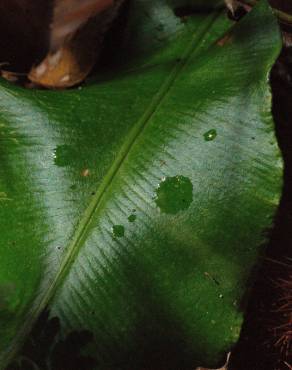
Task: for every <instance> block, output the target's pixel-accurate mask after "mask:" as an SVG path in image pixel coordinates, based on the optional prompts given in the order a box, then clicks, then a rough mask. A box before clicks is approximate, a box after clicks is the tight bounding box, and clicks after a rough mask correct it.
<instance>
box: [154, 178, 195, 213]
mask: <svg viewBox="0 0 292 370" xmlns="http://www.w3.org/2000/svg"><path fill="white" fill-rule="evenodd" d="M192 201H193V184H192V183H191V181H190V179H189V178H187V177H184V176H174V177H167V178H165V179H163V181H162V182H161V183H160V184H159V186H158V188H157V189H156V197H155V203H156V204H157V206H158V207H159V208H160V210H161V212H163V213H168V214H176V213H178V212H179V211H184V210H186V209H188V208H189V206H190V204H191V203H192Z"/></svg>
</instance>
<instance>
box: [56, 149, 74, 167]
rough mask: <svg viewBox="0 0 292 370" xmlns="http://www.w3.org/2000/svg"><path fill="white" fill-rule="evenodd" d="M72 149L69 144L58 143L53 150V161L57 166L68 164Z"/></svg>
mask: <svg viewBox="0 0 292 370" xmlns="http://www.w3.org/2000/svg"><path fill="white" fill-rule="evenodd" d="M72 154H73V150H72V148H71V147H70V146H69V145H58V146H57V147H56V149H55V150H54V163H55V165H57V166H59V167H65V166H68V165H69V163H70V160H71V158H72Z"/></svg>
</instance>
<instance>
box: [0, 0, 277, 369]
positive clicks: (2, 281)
mask: <svg viewBox="0 0 292 370" xmlns="http://www.w3.org/2000/svg"><path fill="white" fill-rule="evenodd" d="M187 3H188V2H186V1H184V2H183V1H181V2H179V1H173V2H171V1H163V0H151V1H150V0H137V1H133V2H132V3H131V5H130V6H129V9H128V14H127V19H128V21H127V24H126V25H125V26H124V30H123V33H122V32H120V33H121V39H120V40H119V43H116V44H117V45H120V46H119V47H117V48H116V50H114V51H112V53H111V56H112V59H114V60H111V63H110V65H108V66H106V67H103V68H101V69H99V71H98V72H97V74H96V76H95V77H94V78H92V79H91V80H89V81H88V82H87V83H86V84H85V85H84V86H82V87H80V88H78V89H75V90H69V91H41V90H39V91H38V90H25V89H23V88H21V87H16V86H13V85H11V84H9V83H7V82H5V81H3V80H2V81H1V87H0V164H1V165H0V218H1V223H0V292H1V293H0V294H1V301H0V327H1V335H0V346H1V366H2V367H5V365H6V364H7V362H8V361H9V360H10V359H11V358H13V356H14V355H15V354H16V353H17V351H18V350H19V348H20V346H21V344H22V343H23V341H24V340H25V338H26V337H27V335H28V333H29V331H30V329H31V326H32V325H33V323H34V322H35V320H36V319H37V318H38V317H39V315H40V313H41V312H42V311H43V310H44V309H45V308H46V307H48V308H49V309H50V311H51V315H52V316H57V317H58V318H59V319H60V323H61V328H62V332H63V333H64V334H66V333H69V332H70V331H72V330H74V331H76V330H90V331H91V332H92V333H93V335H94V342H93V343H91V346H90V348H89V349H88V351H89V352H90V351H91V354H94V356H95V357H96V364H97V365H96V368H98V369H143V368H145V369H146V368H147V369H150V368H151V369H155V368H157V369H160V370H161V369H163V368H166V369H172V368H173V369H178V368H180V369H183V368H186V369H187V368H195V367H196V366H205V367H214V368H215V367H220V366H222V365H223V364H224V362H225V359H226V352H228V351H229V350H230V347H231V346H232V345H233V344H234V343H235V342H236V340H237V338H238V335H239V332H240V328H241V323H242V317H243V312H242V310H243V307H244V302H245V301H244V298H245V297H246V292H247V287H248V284H249V283H250V282H249V279H250V276H251V271H252V269H253V267H254V266H255V264H256V261H257V258H258V255H259V253H260V250H261V246H262V244H263V243H264V241H265V240H266V230H267V229H268V228H269V227H270V226H271V225H272V219H273V215H274V212H275V210H276V207H277V205H278V202H279V198H280V194H281V185H282V159H281V155H280V152H279V149H278V146H277V142H276V138H275V135H274V125H273V120H272V117H271V112H270V111H271V95H270V88H269V83H268V76H269V71H270V68H271V66H272V65H273V63H274V61H275V59H276V57H277V55H278V53H279V50H280V36H279V32H278V27H277V22H276V21H275V19H274V16H273V14H272V12H271V10H270V9H269V7H268V6H267V4H266V2H265V1H261V2H260V4H259V5H257V6H256V7H255V8H254V10H253V11H252V12H251V13H250V14H248V15H247V16H246V17H244V18H243V19H242V20H241V21H240V22H239V23H238V24H233V23H232V22H231V21H230V20H228V19H227V17H226V14H225V13H224V12H222V11H220V10H213V11H209V10H206V9H204V11H202V12H197V13H194V14H193V15H191V16H187V17H183V18H179V17H178V16H177V15H176V14H177V13H178V12H177V11H175V9H174V7H177V6H185V5H186V4H187ZM192 3H194V1H193V2H192ZM214 3H215V2H210V4H214Z"/></svg>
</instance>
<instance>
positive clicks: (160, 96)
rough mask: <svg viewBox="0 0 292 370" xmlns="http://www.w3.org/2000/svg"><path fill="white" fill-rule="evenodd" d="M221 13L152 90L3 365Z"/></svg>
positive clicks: (58, 281)
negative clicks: (164, 78) (153, 117)
mask: <svg viewBox="0 0 292 370" xmlns="http://www.w3.org/2000/svg"><path fill="white" fill-rule="evenodd" d="M220 14H221V11H216V12H214V13H212V14H211V15H209V16H207V17H206V19H204V20H203V25H201V27H199V29H198V30H196V31H195V33H194V35H193V37H192V39H191V41H190V43H189V46H188V47H187V48H186V50H185V52H184V53H183V55H182V56H181V58H180V61H179V62H177V63H176V65H175V67H174V68H173V70H172V72H171V73H170V75H169V76H168V77H167V78H166V80H165V81H164V83H163V84H162V85H161V87H160V89H159V91H158V92H157V93H156V94H155V96H154V98H153V99H152V101H151V103H150V105H149V106H148V108H147V109H146V111H145V113H144V114H143V116H142V117H141V118H140V119H139V120H138V122H137V123H136V124H135V125H134V127H133V129H132V130H131V132H130V134H129V136H128V139H127V140H126V142H125V143H124V144H123V145H122V147H121V149H120V151H119V154H118V155H117V158H116V159H115V160H114V162H113V164H112V165H111V167H110V169H109V170H108V172H107V174H106V176H105V177H104V179H103V180H102V182H101V185H100V186H99V188H98V190H97V192H96V194H95V195H94V196H93V197H92V199H91V202H90V203H89V205H88V207H87V208H86V210H85V211H84V213H83V216H82V218H81V219H80V221H79V224H78V226H77V229H76V231H75V233H74V234H73V237H72V238H71V242H70V243H69V245H68V247H67V251H66V253H65V255H64V257H63V261H62V263H61V265H60V268H59V272H58V273H57V274H56V276H55V278H54V280H53V281H51V283H50V285H49V286H48V288H47V289H46V293H45V295H44V296H43V297H42V299H41V301H40V303H39V304H38V305H37V306H36V307H35V308H34V309H33V310H31V311H30V314H29V315H28V317H27V319H26V320H25V322H24V324H23V326H22V327H21V329H20V330H19V331H18V334H17V335H16V337H15V340H14V342H13V343H12V345H11V347H10V350H8V352H7V356H6V359H4V361H3V362H5V364H3V365H4V366H3V369H4V368H5V367H6V366H7V364H8V363H9V362H10V361H11V360H13V358H14V356H15V354H16V353H17V352H18V350H19V348H20V346H21V345H22V344H23V342H24V340H25V337H26V335H27V333H28V332H29V331H30V330H31V327H32V325H33V323H34V322H35V321H36V319H37V318H38V317H39V315H40V313H41V312H42V311H43V310H44V309H45V308H46V307H47V305H48V303H49V301H50V300H51V299H52V297H53V296H54V294H55V292H56V290H57V288H58V287H59V286H60V285H61V284H62V282H63V280H64V279H65V277H66V275H67V272H68V271H69V269H70V266H71V265H72V263H73V262H74V259H75V256H76V255H77V254H78V252H79V250H80V248H81V247H82V245H83V241H84V240H85V239H86V237H87V231H88V229H89V227H90V224H91V221H92V219H93V217H94V215H95V214H96V212H97V210H98V208H99V206H100V205H101V203H102V199H103V197H104V195H105V193H106V192H107V190H108V188H109V187H110V186H111V184H112V183H113V182H114V179H115V177H116V175H117V174H118V173H119V170H120V168H121V167H122V165H123V163H124V162H125V160H126V158H127V157H128V154H129V153H130V152H131V149H132V148H133V147H134V145H135V143H136V141H137V139H138V138H139V137H140V136H141V135H142V133H143V132H144V130H145V129H146V127H147V124H148V122H149V121H150V119H151V118H152V116H153V115H154V114H155V113H156V111H157V110H158V109H159V107H160V105H161V104H162V102H163V100H164V99H165V97H166V96H167V94H168V92H169V91H170V89H171V88H172V86H173V85H174V83H175V81H176V79H177V77H178V76H179V75H180V72H181V71H182V70H183V68H184V67H185V65H186V64H187V63H188V61H189V59H190V58H191V57H193V56H194V55H195V54H196V52H197V51H198V50H199V49H200V46H201V44H202V40H203V36H204V35H205V34H207V33H208V32H209V30H210V28H211V25H212V24H213V23H215V21H216V20H217V18H218V16H219V15H220ZM0 366H1V364H0Z"/></svg>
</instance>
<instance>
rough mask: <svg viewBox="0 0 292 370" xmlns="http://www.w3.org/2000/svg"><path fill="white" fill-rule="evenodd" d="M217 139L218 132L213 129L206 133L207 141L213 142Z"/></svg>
mask: <svg viewBox="0 0 292 370" xmlns="http://www.w3.org/2000/svg"><path fill="white" fill-rule="evenodd" d="M216 137H217V131H216V130H214V129H212V130H209V131H207V132H205V133H204V139H205V141H213V140H215V139H216Z"/></svg>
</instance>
